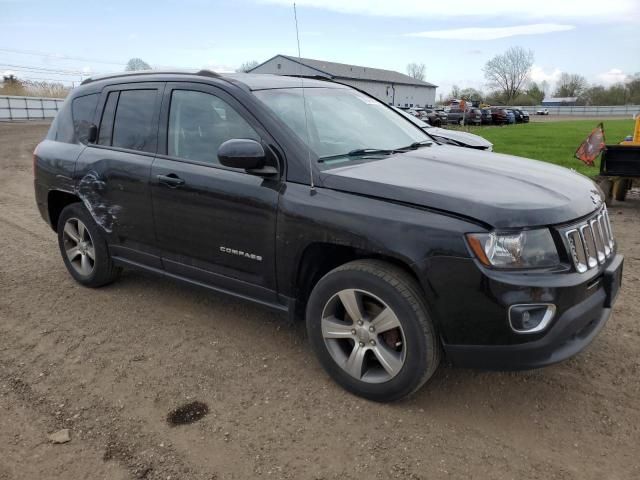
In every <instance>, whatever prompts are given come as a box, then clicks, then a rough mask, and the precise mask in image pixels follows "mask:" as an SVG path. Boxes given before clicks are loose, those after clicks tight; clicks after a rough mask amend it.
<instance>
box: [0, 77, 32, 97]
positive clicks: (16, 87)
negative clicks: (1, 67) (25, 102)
mask: <svg viewBox="0 0 640 480" xmlns="http://www.w3.org/2000/svg"><path fill="white" fill-rule="evenodd" d="M0 93H1V94H3V95H25V93H26V91H25V87H24V82H23V81H22V80H20V79H19V78H18V77H16V76H15V75H14V74H13V73H7V74H5V75H3V77H2V84H1V86H0Z"/></svg>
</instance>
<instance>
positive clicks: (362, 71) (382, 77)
mask: <svg viewBox="0 0 640 480" xmlns="http://www.w3.org/2000/svg"><path fill="white" fill-rule="evenodd" d="M250 72H251V73H271V74H275V75H295V76H304V77H325V78H330V79H331V80H335V81H336V82H340V83H344V84H347V85H351V86H353V87H356V88H359V89H360V90H363V91H365V92H367V93H368V94H369V95H372V96H374V97H376V98H377V99H379V100H381V101H383V102H386V103H388V104H389V105H395V106H397V107H427V106H433V105H434V104H435V101H436V87H437V85H433V84H431V83H428V82H423V81H421V80H416V79H415V78H412V77H410V76H409V75H405V74H403V73H399V72H394V71H393V70H383V69H381V68H370V67H359V66H357V65H347V64H345V63H335V62H325V61H324V60H313V59H310V58H300V59H298V57H291V56H288V55H276V56H275V57H273V58H270V59H269V60H267V61H266V62H264V63H261V64H260V65H258V66H257V67H255V68H252V69H251V70H250Z"/></svg>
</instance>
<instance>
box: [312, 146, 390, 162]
mask: <svg viewBox="0 0 640 480" xmlns="http://www.w3.org/2000/svg"><path fill="white" fill-rule="evenodd" d="M400 151H402V150H388V149H384V148H356V149H355V150H351V151H349V152H347V153H340V154H338V155H328V156H326V157H320V158H319V159H318V162H319V163H322V162H325V161H327V160H332V159H334V158H340V157H362V156H363V155H375V154H380V155H391V154H392V153H397V152H400Z"/></svg>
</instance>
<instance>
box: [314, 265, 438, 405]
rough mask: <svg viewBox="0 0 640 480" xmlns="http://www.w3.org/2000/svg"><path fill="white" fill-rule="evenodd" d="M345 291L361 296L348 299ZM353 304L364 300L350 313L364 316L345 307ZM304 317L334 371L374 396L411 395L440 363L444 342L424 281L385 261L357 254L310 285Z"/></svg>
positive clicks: (352, 387)
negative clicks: (360, 257)
mask: <svg viewBox="0 0 640 480" xmlns="http://www.w3.org/2000/svg"><path fill="white" fill-rule="evenodd" d="M352 294H353V297H352V296H351V295H352ZM343 296H344V298H347V299H355V300H356V302H355V303H353V302H350V301H347V302H345V303H343V300H342V299H343ZM349 303H350V304H351V305H352V306H353V305H354V304H356V305H357V304H359V307H360V308H356V309H355V311H356V313H355V314H354V315H353V316H354V317H358V316H360V320H359V321H356V320H353V319H352V317H351V316H350V315H349V314H348V313H347V307H345V305H347V304H349ZM358 310H360V311H361V312H362V315H358V313H357V311H358ZM350 311H352V312H353V311H354V309H353V308H351V309H350ZM382 312H384V313H385V314H384V315H380V314H381V313H382ZM389 312H390V313H389ZM381 318H382V319H384V322H381V321H380V319H381ZM306 323H307V333H308V335H309V341H310V344H311V347H312V349H313V351H314V352H315V354H316V356H317V357H318V360H319V361H320V363H321V365H322V366H323V368H324V369H325V370H326V372H327V373H328V374H329V376H331V378H333V380H335V381H336V382H337V383H338V384H339V385H341V386H342V387H343V388H345V389H346V390H348V391H349V392H351V393H353V394H355V395H358V396H361V397H364V398H367V399H369V400H374V401H377V402H389V401H394V400H398V399H401V398H403V397H406V396H407V395H410V394H412V393H413V392H415V391H416V390H418V389H419V388H420V387H421V386H422V385H424V384H425V383H426V382H427V380H429V378H431V376H432V375H433V373H434V372H435V371H436V369H437V367H438V364H439V363H440V357H441V346H440V342H439V340H438V337H437V335H436V332H435V328H434V325H433V322H432V320H431V318H430V315H429V313H428V308H427V305H426V302H425V299H424V297H423V294H422V291H421V289H420V287H419V285H418V284H417V282H416V281H415V280H414V278H413V277H412V276H411V275H409V274H408V273H407V272H405V271H404V270H402V269H400V268H398V267H396V266H394V265H392V264H389V263H387V262H383V261H379V260H356V261H353V262H349V263H347V264H345V265H342V266H340V267H338V268H336V269H334V270H332V271H331V272H329V273H327V274H326V275H325V276H324V277H323V278H322V279H320V281H319V282H318V283H317V284H316V286H315V287H314V289H313V291H312V292H311V295H310V297H309V301H308V303H307V311H306ZM372 328H373V330H372ZM372 332H373V333H372ZM381 358H382V359H385V360H386V364H387V365H386V366H385V365H384V363H383V362H382V361H381V360H380V359H381ZM352 359H356V360H357V359H361V360H360V362H359V363H358V362H357V361H354V362H351V360H352ZM387 359H388V360H387ZM350 365H351V366H352V367H351V368H349V366H350ZM354 365H355V368H354V367H353V366H354ZM358 365H359V368H358ZM350 372H352V373H350Z"/></svg>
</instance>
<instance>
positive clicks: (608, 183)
mask: <svg viewBox="0 0 640 480" xmlns="http://www.w3.org/2000/svg"><path fill="white" fill-rule="evenodd" d="M598 186H599V187H600V189H601V190H602V193H604V203H605V204H606V205H607V206H610V205H611V200H612V199H613V181H612V180H611V179H610V178H601V179H600V180H598Z"/></svg>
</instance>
